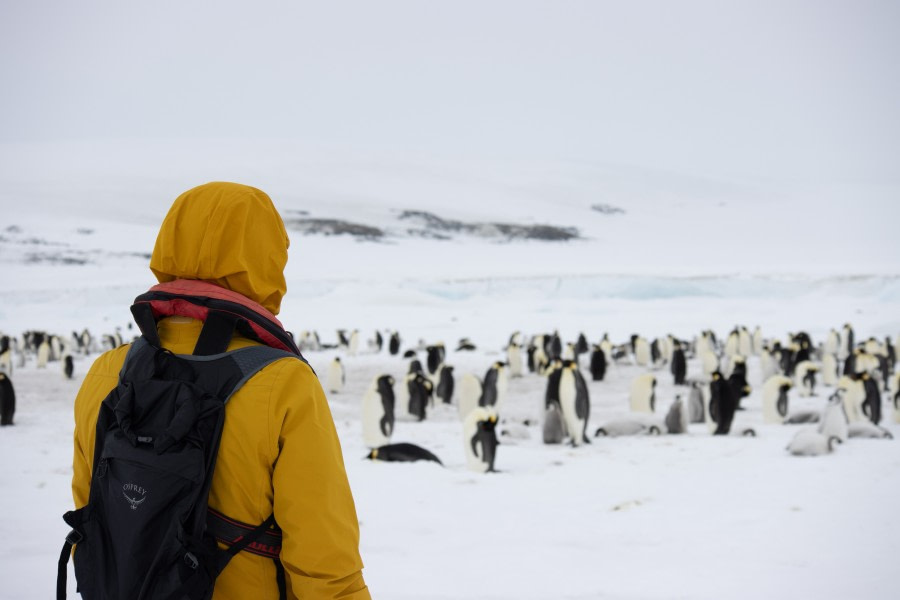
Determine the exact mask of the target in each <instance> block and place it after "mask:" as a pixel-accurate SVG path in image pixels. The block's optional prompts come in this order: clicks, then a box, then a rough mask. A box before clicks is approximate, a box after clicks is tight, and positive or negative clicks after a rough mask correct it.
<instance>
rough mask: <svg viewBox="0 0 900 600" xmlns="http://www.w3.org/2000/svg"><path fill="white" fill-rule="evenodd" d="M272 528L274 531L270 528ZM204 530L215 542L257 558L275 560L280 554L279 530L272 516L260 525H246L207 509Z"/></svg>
mask: <svg viewBox="0 0 900 600" xmlns="http://www.w3.org/2000/svg"><path fill="white" fill-rule="evenodd" d="M273 526H274V529H273V528H271V527H273ZM206 530H207V531H208V532H209V533H211V534H212V535H213V536H215V538H216V539H217V540H219V541H220V542H222V543H223V544H226V545H227V546H229V547H231V548H232V549H234V548H236V547H237V546H241V545H242V547H241V548H240V549H239V550H238V551H240V550H244V551H246V552H250V553H251V554H256V555H258V556H265V557H266V558H274V559H277V558H278V556H279V555H280V554H281V530H280V529H278V525H277V524H275V519H274V515H273V516H272V517H269V518H268V519H266V521H265V522H263V523H262V525H256V526H254V525H248V524H246V523H242V522H241V521H237V520H235V519H232V518H230V517H227V516H225V515H223V514H222V513H220V512H218V511H215V510H213V509H211V508H210V509H208V511H207V516H206Z"/></svg>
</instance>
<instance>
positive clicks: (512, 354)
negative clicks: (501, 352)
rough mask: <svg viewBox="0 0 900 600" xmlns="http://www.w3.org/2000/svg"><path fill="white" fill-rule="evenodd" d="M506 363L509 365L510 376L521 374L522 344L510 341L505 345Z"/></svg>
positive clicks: (519, 375)
mask: <svg viewBox="0 0 900 600" xmlns="http://www.w3.org/2000/svg"><path fill="white" fill-rule="evenodd" d="M506 363H507V364H508V365H509V376H510V377H521V376H522V346H520V345H519V344H513V343H510V344H509V345H508V346H507V347H506Z"/></svg>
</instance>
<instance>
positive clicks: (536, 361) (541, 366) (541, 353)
mask: <svg viewBox="0 0 900 600" xmlns="http://www.w3.org/2000/svg"><path fill="white" fill-rule="evenodd" d="M544 337H545V336H544V335H536V336H534V339H532V340H531V347H532V348H534V350H533V351H532V352H531V365H532V366H533V367H534V371H535V372H537V373H541V374H543V372H544V370H545V369H546V368H547V365H548V364H550V357H549V356H547V351H546V350H545V349H544V347H545V342H544Z"/></svg>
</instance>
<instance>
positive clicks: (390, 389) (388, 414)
mask: <svg viewBox="0 0 900 600" xmlns="http://www.w3.org/2000/svg"><path fill="white" fill-rule="evenodd" d="M362 427H363V442H364V443H365V445H366V446H368V447H369V448H377V447H379V446H384V445H385V444H387V443H389V442H390V441H391V435H392V434H393V433H394V378H393V377H391V376H390V375H379V376H377V377H375V379H373V380H372V384H371V385H370V386H369V389H368V390H366V393H365V395H364V396H363V405H362Z"/></svg>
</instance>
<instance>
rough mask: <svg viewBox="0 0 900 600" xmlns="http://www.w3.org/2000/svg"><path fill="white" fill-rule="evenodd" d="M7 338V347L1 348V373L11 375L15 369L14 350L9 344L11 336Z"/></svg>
mask: <svg viewBox="0 0 900 600" xmlns="http://www.w3.org/2000/svg"><path fill="white" fill-rule="evenodd" d="M6 340H7V343H6V348H5V349H0V373H6V374H7V375H10V376H11V375H12V371H13V360H12V354H13V350H12V347H11V346H10V345H9V338H6Z"/></svg>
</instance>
